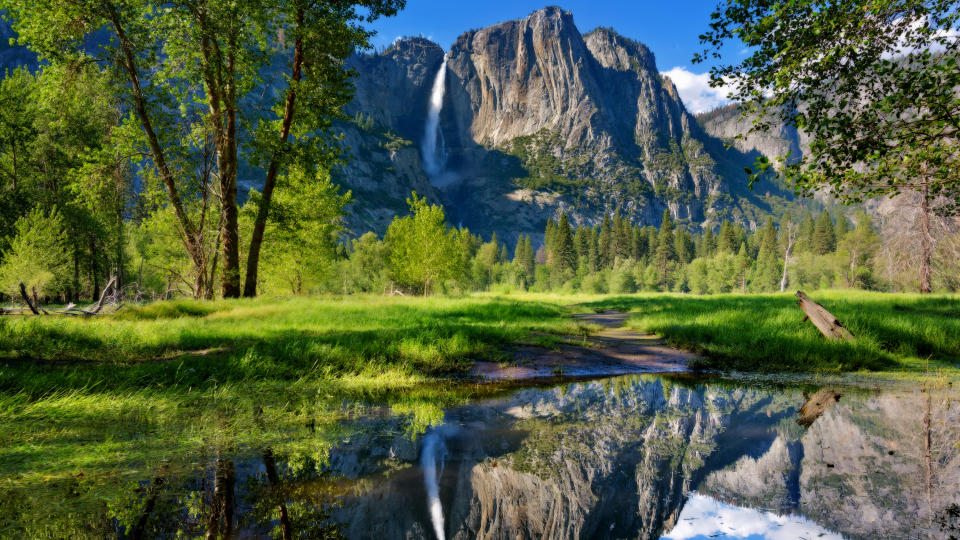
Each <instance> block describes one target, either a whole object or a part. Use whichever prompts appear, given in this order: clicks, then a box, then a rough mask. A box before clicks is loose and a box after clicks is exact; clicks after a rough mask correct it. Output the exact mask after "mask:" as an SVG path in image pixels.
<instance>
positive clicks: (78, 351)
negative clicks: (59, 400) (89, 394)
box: [0, 297, 576, 397]
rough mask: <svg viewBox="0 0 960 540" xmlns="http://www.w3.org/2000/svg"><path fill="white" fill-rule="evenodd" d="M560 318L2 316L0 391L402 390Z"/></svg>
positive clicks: (160, 311)
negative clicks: (387, 385) (372, 381)
mask: <svg viewBox="0 0 960 540" xmlns="http://www.w3.org/2000/svg"><path fill="white" fill-rule="evenodd" d="M565 314H566V311H565V310H564V309H563V308H562V307H561V306H560V305H558V304H556V303H548V302H542V301H540V302H537V301H518V300H513V299H504V298H482V297H475V298H463V299H445V298H437V299H432V298H429V299H422V298H412V299H404V298H394V299H389V298H378V297H352V298H348V299H346V300H343V299H338V298H294V299H283V300H254V301H249V300H240V301H220V302H198V301H187V300H184V301H176V302H161V303H156V304H150V305H146V306H143V307H132V308H128V309H124V310H121V311H120V312H118V313H117V314H115V315H112V316H107V317H98V318H91V319H77V318H66V317H7V318H3V319H0V366H3V367H0V391H2V392H11V391H16V392H22V393H25V394H27V395H29V396H31V397H36V396H42V395H45V394H47V393H50V392H51V391H63V390H81V389H90V388H95V387H107V388H111V389H120V388H124V389H140V388H145V387H154V388H156V387H160V388H169V387H193V388H204V387H209V386H211V385H222V384H228V383H236V382H240V381H251V380H254V381H289V380H295V379H298V378H301V377H312V378H315V379H324V380H334V379H341V378H344V377H350V378H353V379H356V380H359V379H361V378H364V377H366V378H371V377H379V378H384V377H388V376H390V377H395V378H396V379H397V380H398V381H399V382H401V383H402V384H406V383H405V382H404V381H408V380H413V379H416V380H421V379H430V378H436V377H442V376H449V375H458V374H461V373H463V372H465V371H466V370H467V369H469V367H470V365H471V362H472V360H474V359H477V358H492V359H495V358H497V357H498V355H500V354H502V351H503V349H504V347H505V346H506V345H508V344H510V343H513V342H515V341H518V340H521V339H524V338H526V337H527V336H528V335H530V333H531V332H558V333H560V332H566V331H572V330H571V329H574V328H575V326H576V325H575V324H574V323H573V322H572V321H568V320H566V318H565V317H564V315H565ZM4 359H5V360H4ZM4 364H5V366H4Z"/></svg>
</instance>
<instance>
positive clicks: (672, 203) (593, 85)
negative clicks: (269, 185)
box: [338, 7, 788, 239]
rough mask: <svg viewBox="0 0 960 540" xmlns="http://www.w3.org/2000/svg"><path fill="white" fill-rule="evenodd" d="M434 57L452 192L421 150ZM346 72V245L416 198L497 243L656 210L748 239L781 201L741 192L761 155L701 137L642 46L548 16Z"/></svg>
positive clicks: (360, 62) (362, 61)
mask: <svg viewBox="0 0 960 540" xmlns="http://www.w3.org/2000/svg"><path fill="white" fill-rule="evenodd" d="M445 54H446V58H447V64H446V80H445V95H444V100H443V109H442V111H441V114H440V135H441V139H442V141H443V142H444V144H445V151H446V155H447V160H446V167H447V171H448V175H449V178H452V179H453V180H452V181H447V182H444V183H443V184H442V185H441V184H440V183H438V182H434V183H433V184H432V185H431V183H430V178H429V177H428V176H427V175H426V174H425V173H424V172H423V164H422V155H421V153H420V146H421V142H422V141H423V139H424V119H425V118H426V115H427V108H428V101H429V95H430V91H431V87H432V85H433V81H434V79H435V78H436V76H437V73H438V71H439V70H440V67H441V65H442V64H443V59H444V55H445ZM351 65H352V67H353V68H354V69H355V70H356V72H357V77H356V80H355V83H356V88H357V92H356V99H355V100H354V102H353V103H352V104H351V105H350V107H349V111H348V112H349V114H350V115H351V116H352V117H353V118H354V121H353V122H352V123H350V124H349V125H347V126H345V129H344V131H345V140H346V141H347V144H348V146H349V147H350V149H351V151H352V153H353V156H354V159H352V160H351V162H350V163H349V164H348V165H347V166H346V167H344V169H343V170H342V171H341V172H340V174H339V175H338V179H339V180H340V181H341V182H342V183H343V184H344V185H345V186H346V187H348V188H351V189H354V190H355V193H356V195H357V196H356V200H357V203H356V207H355V215H354V217H353V218H352V221H351V227H352V228H353V229H354V232H357V233H360V232H363V231H365V230H367V229H371V228H372V229H375V230H382V229H383V228H385V226H386V224H387V223H389V220H390V218H391V217H392V215H393V214H394V213H396V212H403V211H404V204H403V198H404V197H405V196H406V194H408V193H409V191H410V190H413V189H415V190H417V191H418V192H421V193H424V194H426V195H427V196H428V197H429V198H431V199H432V200H435V201H438V202H442V203H444V204H445V206H446V208H447V212H448V215H449V217H450V221H451V222H452V223H453V224H462V225H465V226H467V227H469V228H470V229H471V230H472V231H474V232H481V233H484V234H489V233H491V232H494V231H495V232H497V233H498V234H499V235H500V237H501V238H504V239H512V238H514V237H515V236H516V235H517V234H518V233H532V234H534V235H535V236H536V235H537V234H538V233H541V232H542V231H543V226H544V224H545V221H546V220H547V219H548V218H555V217H557V216H558V215H559V214H560V213H561V212H567V213H568V214H570V216H571V218H572V219H573V221H574V222H575V223H580V224H582V223H588V224H592V223H598V222H599V221H600V220H602V218H603V216H604V215H605V214H610V213H613V212H620V213H621V214H623V215H625V216H628V217H629V218H630V219H632V220H633V221H635V222H639V223H650V224H656V223H658V222H659V220H660V218H661V216H662V214H663V211H664V210H665V209H666V210H669V211H670V213H671V215H672V216H673V217H675V218H677V219H679V220H681V221H685V222H687V223H689V224H690V225H692V226H694V227H697V226H701V225H704V224H709V223H714V224H715V223H717V222H718V221H720V220H722V219H733V220H737V221H739V222H742V223H744V224H746V225H753V224H755V223H757V221H759V220H761V219H762V218H763V217H764V216H765V215H766V214H767V213H768V212H770V210H771V205H772V204H776V203H777V202H778V201H781V200H782V198H784V197H788V195H786V194H785V193H784V192H783V191H782V190H780V189H779V188H777V187H776V186H773V185H771V184H768V185H767V186H765V188H764V189H763V190H758V191H757V192H751V191H749V190H748V189H747V188H746V181H745V177H744V173H743V168H744V166H747V165H749V164H750V163H752V162H753V160H754V159H755V157H756V154H757V152H758V150H759V151H760V152H764V151H766V150H767V149H768V147H767V146H764V147H762V148H749V147H741V148H737V147H732V148H728V147H727V146H725V144H724V141H723V138H726V137H728V136H729V133H728V132H729V130H719V131H717V132H716V133H715V134H712V133H711V132H709V131H708V130H705V129H704V128H703V127H701V124H700V122H698V120H697V118H695V117H694V116H693V115H692V114H691V113H689V112H688V111H687V110H686V108H685V107H684V105H683V103H682V101H681V100H680V98H679V95H678V93H677V90H676V88H675V87H674V85H673V83H672V82H671V81H670V80H669V79H668V78H665V77H663V76H662V75H660V73H659V72H658V71H657V67H656V61H655V59H654V56H653V54H652V53H651V52H650V50H649V49H648V48H647V47H646V46H644V45H643V44H641V43H639V42H637V41H634V40H632V39H628V38H626V37H623V36H621V35H619V34H617V33H616V32H614V31H613V30H611V29H608V28H598V29H596V30H593V31H591V32H589V33H587V34H581V32H580V30H579V29H578V28H577V26H576V25H575V24H574V19H573V15H572V14H571V13H569V12H566V11H563V10H561V9H560V8H556V7H549V8H545V9H542V10H539V11H536V12H534V13H532V14H531V15H529V16H528V17H526V18H524V19H521V20H515V21H508V22H504V23H501V24H497V25H494V26H491V27H488V28H483V29H479V30H471V31H469V32H466V33H464V34H463V35H461V36H460V37H459V38H457V40H456V41H455V42H454V43H453V45H452V46H451V48H450V50H449V51H448V52H446V53H445V52H444V51H443V50H442V49H441V48H440V47H439V46H438V45H436V44H434V43H432V42H430V41H428V40H425V39H422V38H414V39H405V40H400V41H398V42H396V43H395V44H394V45H393V46H391V47H390V48H389V49H387V50H386V51H384V52H382V53H379V54H374V55H358V56H355V57H354V58H352V59H351Z"/></svg>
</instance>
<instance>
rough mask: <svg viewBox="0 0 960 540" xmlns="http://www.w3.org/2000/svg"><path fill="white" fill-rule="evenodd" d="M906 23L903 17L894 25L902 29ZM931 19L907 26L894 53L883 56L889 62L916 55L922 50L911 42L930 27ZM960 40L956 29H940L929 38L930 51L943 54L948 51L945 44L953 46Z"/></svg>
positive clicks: (918, 20)
mask: <svg viewBox="0 0 960 540" xmlns="http://www.w3.org/2000/svg"><path fill="white" fill-rule="evenodd" d="M903 23H904V19H903V17H900V18H897V19H895V20H894V21H893V23H892V24H893V25H894V26H896V27H898V28H899V27H902V26H903ZM929 24H930V23H929V18H927V19H924V18H920V19H914V20H913V21H910V23H909V24H907V26H906V28H904V31H903V33H902V34H901V36H900V39H899V40H898V43H897V44H896V46H895V47H894V49H893V51H887V52H884V53H883V54H882V55H881V56H882V57H883V58H885V59H887V60H890V59H892V58H895V57H897V56H904V55H908V54H914V53H917V52H919V51H920V49H918V48H916V47H913V46H912V45H911V44H910V42H911V41H912V40H913V39H917V38H918V37H919V36H920V35H921V34H919V32H920V31H921V29H922V28H923V27H924V26H925V25H929ZM958 39H960V31H958V30H957V29H956V28H939V29H936V30H934V32H933V34H932V35H930V36H929V47H928V48H929V50H930V51H931V52H933V53H938V52H943V51H944V50H946V47H945V46H944V44H953V43H956V41H957V40H958Z"/></svg>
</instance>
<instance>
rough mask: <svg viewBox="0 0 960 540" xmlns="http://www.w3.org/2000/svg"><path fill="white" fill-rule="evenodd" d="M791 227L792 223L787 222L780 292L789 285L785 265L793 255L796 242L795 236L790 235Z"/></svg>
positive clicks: (787, 265) (787, 264) (788, 264)
mask: <svg viewBox="0 0 960 540" xmlns="http://www.w3.org/2000/svg"><path fill="white" fill-rule="evenodd" d="M792 229H793V224H792V223H790V222H788V223H787V249H786V250H785V251H784V254H783V275H782V276H781V277H780V292H784V291H786V290H787V287H788V286H789V285H790V279H789V278H788V277H787V267H789V266H790V257H791V256H792V255H793V245H794V244H795V243H796V238H795V237H793V236H791V234H792Z"/></svg>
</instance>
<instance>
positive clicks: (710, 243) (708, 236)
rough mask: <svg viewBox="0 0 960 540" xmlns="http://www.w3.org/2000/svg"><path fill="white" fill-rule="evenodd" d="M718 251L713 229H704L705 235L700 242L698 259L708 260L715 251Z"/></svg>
mask: <svg viewBox="0 0 960 540" xmlns="http://www.w3.org/2000/svg"><path fill="white" fill-rule="evenodd" d="M716 249H717V240H716V238H715V237H714V236H713V228H712V227H707V228H706V229H704V231H703V234H702V235H701V236H700V242H699V244H698V245H697V257H701V258H704V259H705V258H708V257H712V256H713V253H714V251H716Z"/></svg>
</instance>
